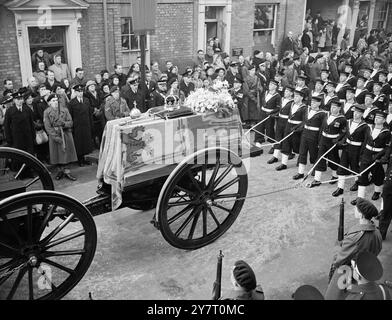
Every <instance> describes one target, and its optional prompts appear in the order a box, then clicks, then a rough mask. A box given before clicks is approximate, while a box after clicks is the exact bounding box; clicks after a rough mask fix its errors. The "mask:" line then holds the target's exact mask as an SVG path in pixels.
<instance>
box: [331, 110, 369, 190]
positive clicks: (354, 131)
mask: <svg viewBox="0 0 392 320" xmlns="http://www.w3.org/2000/svg"><path fill="white" fill-rule="evenodd" d="M353 109H354V112H353V119H350V120H348V130H347V134H346V137H345V138H344V140H343V141H342V147H343V148H342V155H341V157H340V165H341V166H343V167H345V168H349V169H351V170H352V171H354V172H357V173H359V158H360V154H361V150H362V149H363V145H364V143H365V138H366V136H367V132H368V131H369V126H368V125H367V124H366V122H365V121H363V120H362V115H363V112H364V111H365V107H364V106H363V105H360V104H357V105H355V106H354V108H353ZM337 174H338V188H337V189H336V190H335V191H334V192H333V193H332V195H333V196H334V197H338V196H340V195H341V194H343V192H344V184H345V176H349V175H350V174H351V173H350V172H349V171H347V170H345V169H343V168H342V167H338V170H337ZM355 184H357V181H356V182H355V183H354V186H353V187H351V189H353V190H351V189H350V190H351V191H356V190H357V189H358V185H355Z"/></svg>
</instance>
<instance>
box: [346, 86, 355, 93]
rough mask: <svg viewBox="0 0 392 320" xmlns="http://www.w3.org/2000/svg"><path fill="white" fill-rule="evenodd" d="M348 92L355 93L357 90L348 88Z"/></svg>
mask: <svg viewBox="0 0 392 320" xmlns="http://www.w3.org/2000/svg"><path fill="white" fill-rule="evenodd" d="M347 91H350V92H352V93H355V88H353V87H347V88H346V92H347Z"/></svg>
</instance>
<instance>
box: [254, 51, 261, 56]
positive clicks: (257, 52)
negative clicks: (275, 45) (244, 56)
mask: <svg viewBox="0 0 392 320" xmlns="http://www.w3.org/2000/svg"><path fill="white" fill-rule="evenodd" d="M260 52H261V51H260V50H255V51H253V55H254V56H257V55H258V54H259V53H260Z"/></svg>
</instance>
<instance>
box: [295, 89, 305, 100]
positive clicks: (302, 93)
mask: <svg viewBox="0 0 392 320" xmlns="http://www.w3.org/2000/svg"><path fill="white" fill-rule="evenodd" d="M294 94H299V95H300V96H301V97H302V98H304V97H305V92H303V91H302V90H297V89H295V90H294Z"/></svg>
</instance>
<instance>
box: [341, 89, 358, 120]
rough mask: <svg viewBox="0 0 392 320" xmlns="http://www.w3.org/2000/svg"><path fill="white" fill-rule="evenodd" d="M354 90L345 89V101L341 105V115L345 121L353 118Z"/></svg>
mask: <svg viewBox="0 0 392 320" xmlns="http://www.w3.org/2000/svg"><path fill="white" fill-rule="evenodd" d="M355 104H356V103H355V89H354V88H353V87H348V88H347V89H346V100H345V101H344V104H343V110H342V111H343V115H344V116H345V117H346V119H347V120H349V119H352V118H353V113H354V105H355Z"/></svg>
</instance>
